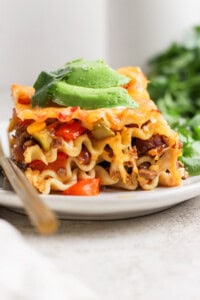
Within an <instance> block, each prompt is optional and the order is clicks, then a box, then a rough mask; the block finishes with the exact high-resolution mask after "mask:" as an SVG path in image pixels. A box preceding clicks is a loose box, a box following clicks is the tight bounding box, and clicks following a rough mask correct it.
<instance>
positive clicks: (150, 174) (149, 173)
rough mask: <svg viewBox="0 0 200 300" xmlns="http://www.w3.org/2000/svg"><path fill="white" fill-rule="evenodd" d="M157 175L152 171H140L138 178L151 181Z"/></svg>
mask: <svg viewBox="0 0 200 300" xmlns="http://www.w3.org/2000/svg"><path fill="white" fill-rule="evenodd" d="M157 175H158V173H157V172H156V171H154V170H147V169H140V170H139V176H141V177H144V178H145V179H147V180H153V179H154V178H155V177H156V176H157Z"/></svg>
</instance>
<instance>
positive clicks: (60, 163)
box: [28, 152, 67, 172]
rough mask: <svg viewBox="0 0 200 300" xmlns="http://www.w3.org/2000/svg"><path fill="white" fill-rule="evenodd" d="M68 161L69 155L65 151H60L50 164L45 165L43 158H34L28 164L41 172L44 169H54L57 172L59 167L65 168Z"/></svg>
mask: <svg viewBox="0 0 200 300" xmlns="http://www.w3.org/2000/svg"><path fill="white" fill-rule="evenodd" d="M66 162H67V155H66V154H65V153H63V152H58V154H57V159H56V160H55V161H53V162H51V163H49V164H48V165H45V163H43V161H41V160H33V161H32V162H31V163H29V164H28V167H29V168H31V169H32V170H38V171H40V172H42V171H44V170H53V171H55V172H57V171H58V170H59V169H65V167H66Z"/></svg>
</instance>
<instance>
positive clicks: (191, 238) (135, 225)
mask: <svg viewBox="0 0 200 300" xmlns="http://www.w3.org/2000/svg"><path fill="white" fill-rule="evenodd" d="M6 101H7V104H6V105H5V102H4V101H2V99H1V102H0V104H1V112H3V114H2V113H1V120H3V119H7V118H8V116H9V114H10V110H11V105H10V104H8V103H9V102H8V101H9V100H6ZM0 218H2V219H5V220H7V221H8V222H10V223H11V224H13V225H14V226H15V227H16V228H17V229H18V230H19V231H20V232H21V233H22V235H23V237H24V239H25V240H26V241H27V243H28V244H29V245H31V247H33V248H34V249H36V251H38V252H40V253H42V254H43V255H45V256H46V257H48V258H49V259H50V260H51V261H52V262H53V263H54V264H55V265H56V266H57V268H58V269H59V270H61V271H62V272H63V273H64V272H71V273H72V274H74V275H75V276H76V277H77V278H79V279H80V280H81V281H82V282H83V283H85V284H86V285H87V286H89V287H91V288H92V289H93V290H94V292H95V293H96V294H97V295H98V296H99V299H125V300H126V299H127V300H129V299H130V300H133V299H137V300H140V299H142V300H143V299H153V300H157V299H162V300H164V299H167V300H168V299H189V300H190V299H191V300H195V299H197V300H199V299H200V197H197V198H194V199H190V200H188V201H186V202H184V203H182V204H180V205H178V206H175V207H173V208H170V209H168V210H165V211H163V212H160V213H157V214H153V215H150V216H146V217H140V218H135V219H127V220H118V221H68V220H65V221H61V227H60V230H59V232H58V233H57V234H56V235H54V236H51V237H43V236H38V235H37V234H36V233H35V232H34V230H33V228H32V226H31V225H30V223H29V220H28V219H27V217H26V216H24V215H21V214H18V213H16V212H14V211H12V210H11V209H8V208H5V207H2V206H0Z"/></svg>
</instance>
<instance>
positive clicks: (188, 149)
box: [148, 26, 200, 175]
mask: <svg viewBox="0 0 200 300" xmlns="http://www.w3.org/2000/svg"><path fill="white" fill-rule="evenodd" d="M149 68H150V71H149V74H148V78H149V79H150V83H149V86H148V91H149V93H150V96H151V98H152V99H153V100H154V101H155V102H156V103H157V105H158V107H159V109H160V110H161V111H162V113H163V114H164V115H165V117H166V118H167V121H168V122H169V124H170V125H171V127H172V128H174V129H175V130H176V131H178V133H179V136H180V139H181V141H182V143H183V154H182V157H181V160H182V161H183V162H184V164H185V167H186V169H187V170H188V172H189V174H190V175H197V174H200V26H196V27H194V28H193V29H192V30H191V32H190V33H189V34H188V35H187V36H186V38H185V40H184V41H183V42H182V43H172V44H171V45H170V47H169V48H168V49H167V50H166V51H164V52H163V53H161V54H159V55H157V56H155V57H153V58H152V59H151V60H150V61H149Z"/></svg>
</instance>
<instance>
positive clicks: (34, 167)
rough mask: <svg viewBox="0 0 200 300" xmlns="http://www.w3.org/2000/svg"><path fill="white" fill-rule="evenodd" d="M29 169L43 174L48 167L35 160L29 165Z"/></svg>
mask: <svg viewBox="0 0 200 300" xmlns="http://www.w3.org/2000/svg"><path fill="white" fill-rule="evenodd" d="M28 167H29V168H31V169H32V170H38V171H40V172H42V171H43V170H44V169H45V167H46V165H45V163H43V161H41V160H39V159H37V160H33V161H32V162H31V163H29V164H28Z"/></svg>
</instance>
